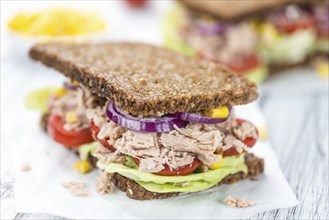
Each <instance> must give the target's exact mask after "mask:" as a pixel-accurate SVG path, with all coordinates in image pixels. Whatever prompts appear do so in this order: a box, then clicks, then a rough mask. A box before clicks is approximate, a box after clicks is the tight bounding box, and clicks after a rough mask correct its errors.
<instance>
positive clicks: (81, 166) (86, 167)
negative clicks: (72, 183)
mask: <svg viewBox="0 0 329 220" xmlns="http://www.w3.org/2000/svg"><path fill="white" fill-rule="evenodd" d="M73 169H74V170H76V171H78V172H79V173H81V174H84V173H88V172H89V171H90V170H91V164H90V163H89V162H88V161H86V160H78V161H77V162H75V163H74V165H73Z"/></svg>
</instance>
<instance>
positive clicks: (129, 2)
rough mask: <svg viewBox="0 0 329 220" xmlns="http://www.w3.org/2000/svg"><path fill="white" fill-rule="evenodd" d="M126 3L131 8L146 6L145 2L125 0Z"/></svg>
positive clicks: (142, 0) (143, 0)
mask: <svg viewBox="0 0 329 220" xmlns="http://www.w3.org/2000/svg"><path fill="white" fill-rule="evenodd" d="M126 3H127V4H128V5H129V6H130V7H132V8H141V7H144V6H145V5H146V3H147V0H126Z"/></svg>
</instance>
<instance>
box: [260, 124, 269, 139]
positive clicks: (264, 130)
mask: <svg viewBox="0 0 329 220" xmlns="http://www.w3.org/2000/svg"><path fill="white" fill-rule="evenodd" d="M258 137H259V139H260V140H262V141H265V140H268V129H267V127H266V126H265V125H262V126H259V127H258Z"/></svg>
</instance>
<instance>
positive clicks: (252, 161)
mask: <svg viewBox="0 0 329 220" xmlns="http://www.w3.org/2000/svg"><path fill="white" fill-rule="evenodd" d="M245 164H246V165H247V167H248V173H243V172H238V173H235V174H230V175H228V176H226V177H225V178H224V179H223V180H222V181H220V182H219V183H218V185H220V184H223V183H224V184H232V183H235V182H237V181H239V180H241V179H245V178H252V177H255V176H257V175H258V174H260V173H262V172H264V160H263V159H261V158H259V157H256V156H255V155H253V154H250V153H247V154H246V156H245ZM112 182H113V183H114V185H116V186H117V187H118V188H119V189H120V190H121V191H123V192H126V194H127V196H128V197H130V198H132V199H136V200H151V199H165V198H168V197H172V196H177V195H179V193H155V192H150V191H148V190H147V189H145V188H144V187H142V186H140V185H139V184H138V183H136V182H135V181H134V180H131V179H128V178H126V177H124V176H122V175H120V174H118V173H115V174H114V175H113V177H112Z"/></svg>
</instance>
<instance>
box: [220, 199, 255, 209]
mask: <svg viewBox="0 0 329 220" xmlns="http://www.w3.org/2000/svg"><path fill="white" fill-rule="evenodd" d="M223 203H225V204H226V205H227V206H229V207H235V208H247V207H249V206H253V205H254V204H255V202H254V201H252V200H248V199H243V198H238V197H232V196H227V197H226V198H225V199H224V201H223Z"/></svg>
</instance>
